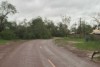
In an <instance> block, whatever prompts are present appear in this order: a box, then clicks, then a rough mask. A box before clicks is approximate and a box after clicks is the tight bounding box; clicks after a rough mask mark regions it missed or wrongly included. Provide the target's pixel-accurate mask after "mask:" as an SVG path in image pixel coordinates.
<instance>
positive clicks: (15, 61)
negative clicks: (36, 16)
mask: <svg viewBox="0 0 100 67" xmlns="http://www.w3.org/2000/svg"><path fill="white" fill-rule="evenodd" d="M0 67H100V66H99V65H97V64H95V63H93V62H91V61H89V60H85V59H83V58H80V57H77V56H76V55H75V54H73V53H71V52H70V51H68V50H66V49H63V48H61V47H57V46H56V45H54V43H53V41H52V40H51V39H50V40H31V41H28V42H25V43H23V44H21V45H19V46H17V47H16V48H14V49H13V50H12V51H11V52H9V53H7V55H6V56H5V57H2V59H1V60H0Z"/></svg>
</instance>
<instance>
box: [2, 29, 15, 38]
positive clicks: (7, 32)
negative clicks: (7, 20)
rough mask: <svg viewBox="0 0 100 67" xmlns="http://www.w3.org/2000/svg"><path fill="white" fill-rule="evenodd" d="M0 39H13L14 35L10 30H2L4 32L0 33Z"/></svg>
mask: <svg viewBox="0 0 100 67" xmlns="http://www.w3.org/2000/svg"><path fill="white" fill-rule="evenodd" d="M0 37H1V38H2V39H6V40H11V39H15V38H16V35H15V34H14V32H13V31H11V30H4V31H2V32H0Z"/></svg>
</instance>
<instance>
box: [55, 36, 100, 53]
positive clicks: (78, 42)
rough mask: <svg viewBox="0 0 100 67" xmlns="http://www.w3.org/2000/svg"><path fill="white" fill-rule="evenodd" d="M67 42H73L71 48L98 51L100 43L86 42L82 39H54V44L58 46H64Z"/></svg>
mask: <svg viewBox="0 0 100 67" xmlns="http://www.w3.org/2000/svg"><path fill="white" fill-rule="evenodd" d="M68 41H73V42H75V43H74V45H73V46H75V47H77V48H78V49H81V50H90V51H94V50H100V41H88V42H86V41H85V40H84V39H82V38H70V37H67V38H66V37H64V38H58V39H57V38H56V39H55V43H57V44H58V45H60V46H65V45H67V44H68Z"/></svg>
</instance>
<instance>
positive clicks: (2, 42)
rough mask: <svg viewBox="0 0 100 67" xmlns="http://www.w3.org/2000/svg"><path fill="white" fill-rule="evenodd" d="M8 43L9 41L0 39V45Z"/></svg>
mask: <svg viewBox="0 0 100 67" xmlns="http://www.w3.org/2000/svg"><path fill="white" fill-rule="evenodd" d="M7 42H9V40H1V39H0V45H3V44H6V43H7Z"/></svg>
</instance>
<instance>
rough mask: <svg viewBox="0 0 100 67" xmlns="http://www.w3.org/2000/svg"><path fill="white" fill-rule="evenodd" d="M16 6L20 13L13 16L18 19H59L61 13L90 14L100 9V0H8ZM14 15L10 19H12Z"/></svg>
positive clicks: (79, 15) (73, 15) (73, 14)
mask: <svg viewBox="0 0 100 67" xmlns="http://www.w3.org/2000/svg"><path fill="white" fill-rule="evenodd" d="M8 1H9V2H10V3H12V4H13V5H15V6H16V8H17V10H18V12H19V13H18V14H16V15H14V16H12V17H13V18H14V19H16V20H22V19H24V18H28V19H31V18H34V17H37V16H42V17H47V18H50V19H53V20H55V21H58V19H59V18H60V16H61V15H69V16H71V17H72V18H78V17H81V16H83V17H84V16H89V15H91V14H92V13H94V12H99V11H100V0H8ZM12 17H10V18H9V19H10V20H11V19H12Z"/></svg>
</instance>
